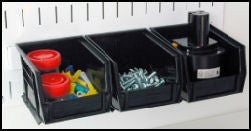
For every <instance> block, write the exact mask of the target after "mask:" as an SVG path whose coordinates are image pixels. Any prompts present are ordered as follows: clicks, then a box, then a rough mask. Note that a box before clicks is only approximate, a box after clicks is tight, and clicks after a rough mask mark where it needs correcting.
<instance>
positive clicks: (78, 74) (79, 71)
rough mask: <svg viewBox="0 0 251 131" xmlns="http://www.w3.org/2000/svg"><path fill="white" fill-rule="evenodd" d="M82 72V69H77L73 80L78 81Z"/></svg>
mask: <svg viewBox="0 0 251 131" xmlns="http://www.w3.org/2000/svg"><path fill="white" fill-rule="evenodd" d="M68 72H69V73H70V71H68ZM68 72H67V73H68ZM81 72H82V71H81V70H77V72H76V73H75V74H74V75H73V76H72V79H71V81H72V82H76V81H77V80H78V78H79V76H80V74H81Z"/></svg>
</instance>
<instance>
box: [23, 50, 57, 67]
mask: <svg viewBox="0 0 251 131" xmlns="http://www.w3.org/2000/svg"><path fill="white" fill-rule="evenodd" d="M27 56H28V58H29V59H30V60H31V62H32V63H33V64H34V65H35V66H36V67H37V68H38V69H39V70H50V69H54V68H56V67H58V66H59V65H60V64H61V54H60V53H59V52H58V51H56V50H50V49H41V50H35V51H32V52H29V53H28V54H27Z"/></svg>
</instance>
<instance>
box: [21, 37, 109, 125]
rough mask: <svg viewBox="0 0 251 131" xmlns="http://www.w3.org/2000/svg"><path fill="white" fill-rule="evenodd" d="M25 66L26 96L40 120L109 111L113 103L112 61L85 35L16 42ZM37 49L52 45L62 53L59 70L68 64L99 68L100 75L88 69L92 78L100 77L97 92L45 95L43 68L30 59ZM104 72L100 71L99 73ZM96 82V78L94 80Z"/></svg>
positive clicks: (35, 115)
mask: <svg viewBox="0 0 251 131" xmlns="http://www.w3.org/2000/svg"><path fill="white" fill-rule="evenodd" d="M17 48H18V50H19V52H20V54H21V60H22V66H23V82H24V94H23V100H24V102H25V104H26V105H27V107H28V108H29V109H30V111H31V112H32V114H33V116H34V117H35V119H36V120H37V122H38V123H41V122H44V123H52V122H56V121H62V120H67V119H73V118H79V117H84V116H89V115H95V114H99V113H104V112H109V111H110V109H111V108H110V105H111V98H112V97H111V94H112V93H111V91H112V90H111V79H110V78H111V64H110V62H109V61H108V60H107V59H106V58H105V57H104V56H103V55H102V53H100V52H99V51H98V50H97V49H96V47H94V46H92V45H90V44H88V42H86V41H85V40H84V38H83V37H81V36H77V37H69V38H62V39H53V40H44V41H36V42H28V43H20V44H17ZM38 49H53V50H57V51H58V52H60V53H61V57H62V60H61V65H60V67H59V69H60V72H61V71H62V70H64V69H65V68H66V66H68V65H73V66H74V69H81V70H83V71H86V70H88V69H92V70H95V71H99V76H97V75H96V74H94V73H93V74H91V73H89V75H88V76H91V77H92V78H93V79H94V78H97V77H98V79H99V80H100V83H101V84H99V86H95V85H94V88H95V89H96V90H97V91H98V94H96V95H91V96H86V97H81V98H76V99H67V100H64V101H51V100H48V99H46V98H45V95H44V92H43V90H42V82H41V77H40V75H41V72H40V71H39V70H38V69H37V68H36V67H35V66H34V64H33V63H32V62H31V61H30V60H29V59H28V57H27V53H28V52H30V51H34V50H38ZM100 74H101V75H100ZM91 82H93V80H91Z"/></svg>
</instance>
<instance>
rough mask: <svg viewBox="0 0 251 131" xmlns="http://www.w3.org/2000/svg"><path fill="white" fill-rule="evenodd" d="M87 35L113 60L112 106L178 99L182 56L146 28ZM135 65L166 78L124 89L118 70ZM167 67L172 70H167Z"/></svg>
mask: <svg viewBox="0 0 251 131" xmlns="http://www.w3.org/2000/svg"><path fill="white" fill-rule="evenodd" d="M86 39H87V40H88V41H89V42H91V43H93V44H94V45H95V46H96V47H97V48H99V49H100V50H101V51H102V52H103V53H104V54H105V55H106V56H107V58H109V59H110V60H111V62H112V69H113V70H112V74H113V75H112V76H113V78H112V81H113V83H112V85H113V100H112V106H113V108H114V109H117V110H119V111H127V110H133V109H140V108H150V107H155V106H161V105H167V104H173V103H178V102H180V101H181V88H182V87H181V86H182V80H181V75H182V71H181V70H180V69H181V68H180V65H181V64H180V62H181V57H180V55H178V53H176V52H174V51H173V50H169V48H168V47H165V45H164V44H163V43H161V42H160V41H155V40H154V39H153V38H152V35H151V33H150V32H149V31H147V30H146V29H138V30H130V31H121V32H112V33H104V34H93V35H86ZM159 42H160V43H159ZM135 67H136V68H142V69H146V70H147V71H149V72H152V71H156V72H157V74H158V76H160V77H164V78H165V79H166V80H168V82H166V83H165V84H163V85H161V86H158V87H155V88H144V89H139V90H133V91H126V90H124V89H123V88H122V87H121V85H120V76H119V74H123V73H125V72H128V71H129V69H134V68H135ZM169 69H174V70H173V72H169V71H170V70H169Z"/></svg>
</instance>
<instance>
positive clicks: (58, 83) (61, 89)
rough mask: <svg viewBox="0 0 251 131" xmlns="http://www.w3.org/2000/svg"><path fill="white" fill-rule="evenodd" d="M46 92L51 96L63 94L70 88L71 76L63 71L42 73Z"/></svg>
mask: <svg viewBox="0 0 251 131" xmlns="http://www.w3.org/2000/svg"><path fill="white" fill-rule="evenodd" d="M41 77H42V85H43V90H44V92H45V94H46V95H47V96H49V97H52V98H54V97H58V96H63V95H64V94H66V93H67V92H69V90H70V83H71V82H70V78H69V77H68V76H66V75H64V74H61V73H47V74H43V75H41Z"/></svg>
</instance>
